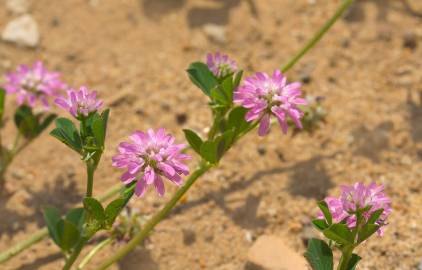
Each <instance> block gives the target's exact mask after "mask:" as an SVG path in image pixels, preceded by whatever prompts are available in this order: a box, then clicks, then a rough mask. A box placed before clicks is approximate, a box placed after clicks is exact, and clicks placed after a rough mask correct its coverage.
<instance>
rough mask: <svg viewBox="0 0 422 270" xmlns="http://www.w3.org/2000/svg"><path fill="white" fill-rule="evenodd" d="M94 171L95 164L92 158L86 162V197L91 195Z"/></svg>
mask: <svg viewBox="0 0 422 270" xmlns="http://www.w3.org/2000/svg"><path fill="white" fill-rule="evenodd" d="M94 171H95V166H94V164H93V162H92V160H88V161H87V163H86V175H87V181H86V197H92V189H93V187H94Z"/></svg>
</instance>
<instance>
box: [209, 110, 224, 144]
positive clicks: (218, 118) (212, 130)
mask: <svg viewBox="0 0 422 270" xmlns="http://www.w3.org/2000/svg"><path fill="white" fill-rule="evenodd" d="M220 121H221V115H220V114H219V113H218V114H217V115H215V118H214V122H213V123H212V126H211V128H210V131H209V132H208V139H209V140H212V139H214V137H215V135H216V134H217V132H218V128H219V126H218V125H219V124H220Z"/></svg>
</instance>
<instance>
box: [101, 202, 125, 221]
mask: <svg viewBox="0 0 422 270" xmlns="http://www.w3.org/2000/svg"><path fill="white" fill-rule="evenodd" d="M125 205H126V200H125V199H123V198H119V199H116V200H114V201H112V202H111V203H110V204H109V205H107V207H106V209H105V215H106V226H107V227H111V225H113V223H114V220H115V219H116V217H117V216H118V215H119V213H120V212H121V211H122V209H123V208H124V207H125Z"/></svg>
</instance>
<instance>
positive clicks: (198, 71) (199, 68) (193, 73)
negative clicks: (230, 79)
mask: <svg viewBox="0 0 422 270" xmlns="http://www.w3.org/2000/svg"><path fill="white" fill-rule="evenodd" d="M187 72H188V74H189V78H190V80H191V81H192V82H193V83H194V84H195V85H196V86H198V87H199V88H200V89H201V90H202V92H204V94H205V95H207V96H210V95H211V89H213V88H214V87H215V86H216V85H217V80H216V78H215V77H214V74H212V72H211V71H210V70H209V69H208V66H207V65H206V64H204V63H201V62H195V63H192V64H190V66H189V68H188V70H187Z"/></svg>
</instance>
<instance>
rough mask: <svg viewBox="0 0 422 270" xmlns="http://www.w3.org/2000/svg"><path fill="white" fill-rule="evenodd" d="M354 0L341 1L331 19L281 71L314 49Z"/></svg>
mask: <svg viewBox="0 0 422 270" xmlns="http://www.w3.org/2000/svg"><path fill="white" fill-rule="evenodd" d="M353 1H354V0H343V3H341V5H340V7H339V8H338V9H337V10H336V12H335V13H334V15H333V16H332V17H331V18H330V19H328V21H326V22H325V24H324V25H323V26H322V27H321V28H320V29H319V31H318V32H316V33H315V35H314V36H313V37H312V38H311V39H310V40H309V41H308V42H307V43H306V44H305V46H304V47H303V48H302V49H301V50H300V51H298V52H297V53H296V54H295V55H294V56H293V57H292V58H290V60H289V61H288V62H287V64H285V65H284V66H282V67H281V72H286V71H287V70H289V69H290V68H291V67H292V66H294V65H295V64H296V63H297V61H299V60H300V59H301V58H302V57H303V56H304V55H305V54H306V53H307V52H308V51H309V50H310V49H312V48H313V47H314V46H315V45H316V44H317V43H318V41H320V40H321V38H322V37H323V36H324V35H325V33H327V31H328V30H330V28H331V26H333V25H334V23H335V22H336V21H337V20H338V18H340V16H341V15H342V14H343V13H344V12H345V11H346V10H347V9H348V8H349V7H350V5H351V4H352V3H353Z"/></svg>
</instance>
